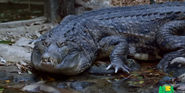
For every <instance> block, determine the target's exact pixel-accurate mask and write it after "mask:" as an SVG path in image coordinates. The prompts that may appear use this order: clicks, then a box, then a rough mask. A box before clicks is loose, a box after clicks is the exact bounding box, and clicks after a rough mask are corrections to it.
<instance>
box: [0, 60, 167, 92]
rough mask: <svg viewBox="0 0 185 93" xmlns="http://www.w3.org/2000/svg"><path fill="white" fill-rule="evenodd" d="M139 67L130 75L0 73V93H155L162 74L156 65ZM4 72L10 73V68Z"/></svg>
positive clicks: (148, 64) (144, 64)
mask: <svg viewBox="0 0 185 93" xmlns="http://www.w3.org/2000/svg"><path fill="white" fill-rule="evenodd" d="M141 65H142V67H141V69H140V70H139V71H134V72H131V73H130V74H126V73H119V74H101V75H100V74H89V72H84V73H82V74H80V75H76V76H68V77H66V76H64V75H56V74H47V73H41V72H39V73H37V71H36V72H34V71H33V73H32V74H28V73H23V74H21V75H19V74H17V73H16V72H11V71H10V72H9V73H8V72H3V71H1V75H0V78H1V80H0V93H12V91H13V92H14V93H30V92H27V91H23V90H22V89H26V90H29V91H31V92H32V93H47V92H50V93H151V91H155V92H156V93H157V91H158V86H156V84H157V82H158V81H159V79H161V78H162V77H164V76H165V74H164V73H163V72H161V71H159V70H156V68H155V67H156V63H142V64H141ZM1 67H3V66H1ZM6 68H9V69H11V68H13V66H12V67H11V66H10V67H6ZM15 69H16V68H15ZM1 70H2V69H1ZM40 82H42V83H40ZM47 89H48V90H47ZM155 92H154V93H155Z"/></svg>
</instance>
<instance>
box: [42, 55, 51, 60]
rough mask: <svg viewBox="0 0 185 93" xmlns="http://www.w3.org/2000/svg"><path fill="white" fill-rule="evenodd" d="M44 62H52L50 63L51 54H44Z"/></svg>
mask: <svg viewBox="0 0 185 93" xmlns="http://www.w3.org/2000/svg"><path fill="white" fill-rule="evenodd" d="M42 61H43V62H50V61H51V56H50V54H49V53H44V54H43V55H42Z"/></svg>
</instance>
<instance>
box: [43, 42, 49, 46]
mask: <svg viewBox="0 0 185 93" xmlns="http://www.w3.org/2000/svg"><path fill="white" fill-rule="evenodd" d="M42 44H43V45H44V46H49V45H50V43H49V42H46V41H43V43H42Z"/></svg>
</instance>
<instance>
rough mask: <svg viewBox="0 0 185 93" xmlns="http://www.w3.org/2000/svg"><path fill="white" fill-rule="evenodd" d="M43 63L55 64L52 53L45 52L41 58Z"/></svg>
mask: <svg viewBox="0 0 185 93" xmlns="http://www.w3.org/2000/svg"><path fill="white" fill-rule="evenodd" d="M40 64H41V65H48V66H49V65H50V66H54V61H53V59H52V57H51V55H50V54H49V53H47V52H46V53H44V54H43V55H42V58H41V62H40Z"/></svg>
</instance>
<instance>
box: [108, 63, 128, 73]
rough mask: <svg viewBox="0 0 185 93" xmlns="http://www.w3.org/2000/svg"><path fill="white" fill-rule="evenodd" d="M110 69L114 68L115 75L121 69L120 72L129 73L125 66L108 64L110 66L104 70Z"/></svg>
mask: <svg viewBox="0 0 185 93" xmlns="http://www.w3.org/2000/svg"><path fill="white" fill-rule="evenodd" d="M110 68H114V69H115V73H117V72H118V70H120V69H121V70H122V71H124V72H127V73H129V68H128V67H127V66H126V65H124V66H120V65H116V64H110V65H109V66H108V67H107V68H106V70H109V69H110Z"/></svg>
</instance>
